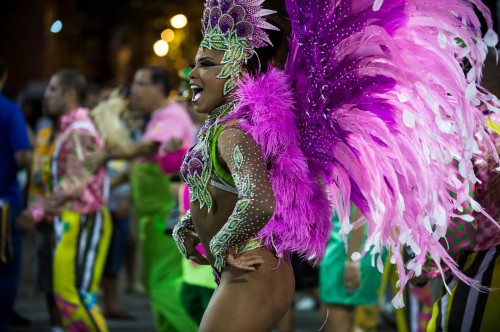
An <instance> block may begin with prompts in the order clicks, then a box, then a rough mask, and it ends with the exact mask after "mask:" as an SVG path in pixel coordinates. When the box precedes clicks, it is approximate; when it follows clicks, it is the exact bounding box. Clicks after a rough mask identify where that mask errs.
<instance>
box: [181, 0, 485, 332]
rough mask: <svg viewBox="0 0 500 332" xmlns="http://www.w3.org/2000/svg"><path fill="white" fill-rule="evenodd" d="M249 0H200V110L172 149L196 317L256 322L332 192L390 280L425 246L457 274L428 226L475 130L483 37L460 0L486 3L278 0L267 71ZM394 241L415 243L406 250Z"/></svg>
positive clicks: (257, 17) (213, 323) (259, 324)
mask: <svg viewBox="0 0 500 332" xmlns="http://www.w3.org/2000/svg"><path fill="white" fill-rule="evenodd" d="M261 3H262V1H249V0H248V1H247V0H241V1H240V0H209V1H207V3H206V5H205V11H204V16H203V22H202V24H203V40H202V42H201V44H200V48H199V51H198V53H197V55H196V58H195V63H194V67H193V71H192V72H191V74H190V80H191V82H190V84H191V88H192V89H193V96H194V97H193V102H194V104H195V110H196V111H197V112H199V113H206V114H208V119H207V122H206V123H205V125H204V127H203V128H202V129H201V131H200V134H199V136H198V143H197V144H196V145H195V146H194V147H193V148H191V149H190V150H189V151H188V153H187V155H186V157H185V158H184V163H183V167H182V170H181V171H182V173H183V176H184V179H185V180H186V182H187V184H188V186H189V189H190V193H191V204H190V212H189V213H188V214H186V216H185V218H183V219H182V221H181V222H180V224H179V225H177V227H176V229H175V230H174V239H175V240H176V243H177V246H178V247H179V250H180V251H181V253H183V254H184V255H185V256H186V257H187V258H191V259H193V260H194V261H196V262H197V263H205V264H207V263H209V264H210V265H212V267H213V271H214V275H215V277H216V279H217V281H218V283H219V287H218V288H217V290H216V291H215V294H214V296H213V298H212V300H211V302H210V304H209V306H208V309H207V311H206V313H205V316H204V317H203V319H202V322H201V325H200V330H201V331H212V330H213V331H225V330H239V331H247V330H248V331H269V330H271V329H272V326H273V325H274V324H275V323H276V322H277V321H278V320H279V319H280V318H281V316H283V315H284V313H285V312H286V310H287V309H288V307H289V305H290V302H291V299H292V295H293V276H292V272H291V269H290V266H289V264H288V262H287V260H286V258H288V257H289V254H290V253H291V252H297V253H298V254H300V255H301V256H302V257H305V258H309V259H319V258H320V257H321V255H322V254H323V252H324V248H325V244H326V240H327V238H328V236H329V230H330V227H331V224H330V217H331V215H332V209H331V205H335V208H336V209H337V211H338V215H339V218H340V219H341V221H342V233H344V234H345V233H348V232H349V230H350V229H352V227H353V226H354V227H356V226H358V225H350V224H349V221H348V216H349V204H346V202H351V201H352V202H353V203H354V204H355V205H357V207H358V208H359V209H360V210H361V211H362V213H363V214H364V215H365V217H366V219H367V228H368V239H367V242H366V248H370V247H371V246H374V247H373V249H372V250H371V254H372V255H376V254H378V253H380V252H381V251H382V250H383V247H384V246H385V247H387V248H390V250H391V251H392V257H391V261H392V262H393V263H396V264H397V267H398V272H399V274H400V277H401V283H400V284H401V291H402V290H403V288H404V285H405V284H406V282H407V281H408V280H409V279H410V278H411V277H412V276H413V275H415V274H419V273H420V269H421V267H422V264H423V263H424V261H425V259H426V255H427V254H430V255H431V256H432V257H434V258H435V259H440V260H442V261H444V262H445V263H448V264H449V265H450V268H451V270H452V271H453V272H455V273H457V274H459V275H460V272H459V271H458V270H457V269H456V267H455V266H454V265H453V263H452V260H451V258H450V257H449V256H448V254H447V253H446V250H445V248H444V247H443V246H442V245H441V244H440V243H439V242H438V241H437V240H436V238H440V237H442V236H443V235H444V234H445V230H446V223H447V222H446V220H449V217H451V216H452V214H453V211H454V209H455V208H456V206H458V205H460V204H461V203H462V202H463V201H465V200H467V199H470V196H468V190H467V184H468V179H465V180H460V178H459V177H457V175H456V172H455V170H454V169H453V167H452V166H451V164H450V161H451V160H452V159H453V158H455V159H458V160H460V162H461V170H462V171H463V172H462V173H464V174H465V175H469V174H472V173H471V171H472V163H471V161H470V159H471V154H472V151H473V150H474V147H473V145H472V142H473V136H474V135H475V134H481V133H484V126H483V121H484V120H483V119H482V118H481V115H480V114H481V113H480V112H479V111H478V110H477V107H475V106H474V105H475V104H477V103H476V99H477V100H483V101H485V102H489V103H490V104H491V103H492V98H490V96H488V94H487V93H483V92H478V88H477V87H478V83H477V82H478V80H479V78H480V67H481V63H482V60H481V59H482V54H483V53H484V48H485V42H483V41H482V39H480V38H478V35H479V33H478V31H479V22H478V20H477V16H476V15H475V14H474V9H473V7H472V3H474V4H476V5H478V7H479V9H481V10H482V11H483V12H485V13H487V9H486V8H485V7H484V5H482V4H481V3H480V1H465V0H464V1H456V0H454V1H450V0H440V1H438V3H437V4H436V3H432V4H427V3H423V4H422V3H421V1H417V0H407V1H403V0H395V1H390V2H385V3H383V1H380V0H377V1H374V3H371V2H370V1H352V0H351V1H348V0H344V1H326V0H325V1H318V0H304V1H292V0H290V1H286V7H287V12H288V14H289V15H290V22H291V25H292V37H291V38H290V39H289V46H290V52H289V56H288V60H287V65H286V69H285V72H282V71H280V70H278V69H276V68H273V67H272V66H268V60H267V59H265V58H264V57H260V56H259V52H260V51H261V50H265V49H266V48H265V46H266V45H270V44H271V42H270V39H269V37H268V35H267V34H266V32H265V31H264V29H267V30H273V29H274V26H273V25H271V24H269V23H267V22H266V21H265V20H264V18H263V17H264V16H266V15H268V14H270V13H272V11H269V10H266V9H262V8H261V7H260V4H261ZM372 5H373V6H372ZM487 14H488V13H487ZM488 15H489V14H488ZM424 23H425V24H424ZM489 24H490V27H491V20H489ZM457 25H459V27H457ZM492 33H493V32H492V31H490V33H489V35H487V37H488V38H486V39H487V42H488V43H489V44H492V43H493V39H494V38H492V36H491V35H492ZM456 38H458V39H456ZM460 43H463V44H465V45H467V52H464V51H463V48H462V46H461V45H460ZM465 58H467V59H468V60H469V62H470V63H473V64H474V71H471V72H469V73H468V75H464V74H463V72H462V69H461V66H460V64H461V62H462V61H463V60H464V59H465ZM422 72H425V75H422V74H421V73H422ZM417 73H418V74H417ZM451 77H453V79H450V78H451ZM467 86H469V88H468V89H467V91H466V89H465V87H467ZM236 87H237V89H236V90H234V89H235V88H236ZM233 90H234V91H233ZM466 92H467V93H466ZM457 133H459V134H457ZM471 176H472V175H471ZM422 179H424V180H425V181H424V180H422ZM450 190H451V191H454V192H455V193H456V194H457V195H456V196H455V197H454V198H450V195H449V191H450ZM326 192H328V195H327V194H326ZM330 202H331V203H330ZM199 242H201V244H202V245H203V247H204V249H205V251H206V257H203V256H201V255H200V254H199V253H197V252H196V250H195V249H194V247H195V245H196V244H198V243H199ZM402 245H408V246H410V247H411V248H412V249H413V251H414V252H415V253H416V257H415V259H413V260H412V261H411V262H410V263H409V264H407V265H405V263H404V261H403V257H402V256H401V255H400V250H401V247H402ZM365 252H366V249H364V250H363V251H362V254H364V253H365ZM360 256H361V255H360V254H359V253H354V254H353V256H352V258H353V259H359V257H360ZM283 258H285V259H283ZM377 263H378V267H379V269H382V268H383V266H382V265H383V264H382V261H381V259H380V260H377ZM461 277H462V278H463V279H464V280H467V278H465V277H463V275H461ZM469 282H470V280H469ZM400 297H401V292H400V293H399V294H398V297H397V298H396V299H395V301H394V304H395V305H396V306H401V305H402V301H401V300H400ZM220 317H226V318H227V319H224V320H222V319H220Z"/></svg>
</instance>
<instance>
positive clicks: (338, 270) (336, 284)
mask: <svg viewBox="0 0 500 332" xmlns="http://www.w3.org/2000/svg"><path fill="white" fill-rule="evenodd" d="M360 217H362V214H361V212H360V211H359V210H358V209H357V208H355V207H354V206H353V205H352V206H351V220H352V223H354V222H355V221H356V220H358V219H359V218H360ZM332 224H333V227H332V230H331V233H330V239H329V240H328V243H327V245H326V251H325V256H324V257H323V260H322V261H321V263H320V266H319V277H320V279H319V280H320V282H319V286H320V288H319V294H320V300H321V302H322V303H323V304H324V307H325V309H326V310H327V313H326V323H325V330H326V331H328V332H332V331H338V332H350V331H353V330H354V328H356V331H358V330H361V331H375V330H376V325H377V318H378V310H377V309H376V307H375V308H373V306H376V305H377V302H378V291H379V287H380V280H381V277H382V275H381V273H380V272H379V271H377V269H376V268H375V267H373V266H372V265H371V256H370V255H365V256H364V257H363V258H362V259H361V260H354V259H353V257H352V256H353V253H358V252H360V250H361V248H363V246H364V241H365V240H366V227H365V226H364V225H362V226H361V227H359V228H357V229H354V230H353V231H351V233H350V234H349V236H348V237H347V238H348V247H347V252H346V248H345V245H344V240H343V238H342V234H341V233H340V221H339V218H338V216H337V214H336V213H334V215H333V218H332ZM381 259H382V257H381ZM361 306H362V307H363V308H364V309H363V316H364V317H365V319H364V321H365V322H363V323H361V322H357V324H356V326H355V323H354V322H355V317H357V316H358V313H357V310H359V308H360V307H361ZM369 306H370V307H369ZM366 321H368V323H367V322H366Z"/></svg>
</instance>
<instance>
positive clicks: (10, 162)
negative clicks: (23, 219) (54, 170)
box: [0, 58, 32, 332]
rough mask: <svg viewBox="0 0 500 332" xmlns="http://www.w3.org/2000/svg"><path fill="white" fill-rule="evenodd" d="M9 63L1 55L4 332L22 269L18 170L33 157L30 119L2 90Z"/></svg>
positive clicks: (0, 327)
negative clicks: (26, 120) (26, 119)
mask: <svg viewBox="0 0 500 332" xmlns="http://www.w3.org/2000/svg"><path fill="white" fill-rule="evenodd" d="M7 76H8V72H7V64H6V63H5V61H4V60H3V59H2V58H0V141H1V142H2V143H1V144H0V209H1V214H0V222H1V225H0V226H1V227H0V232H1V234H0V294H1V296H0V331H1V332H5V331H8V330H9V324H10V319H11V314H12V309H13V307H14V302H15V299H16V296H17V291H18V288H19V275H20V270H21V248H22V235H21V231H20V230H19V229H17V228H15V227H14V222H15V220H16V219H17V217H18V216H19V214H20V212H21V210H22V208H23V207H24V200H23V197H22V194H21V190H20V188H19V183H18V182H17V177H16V172H17V170H18V169H24V168H27V167H29V165H30V163H31V157H32V149H31V144H30V141H29V137H28V132H27V127H26V122H25V121H24V117H23V114H22V112H21V110H20V109H19V107H18V106H17V105H16V104H15V103H14V102H12V101H11V100H9V99H7V97H5V96H4V95H3V94H2V93H1V91H2V88H3V86H4V85H5V83H6V81H7Z"/></svg>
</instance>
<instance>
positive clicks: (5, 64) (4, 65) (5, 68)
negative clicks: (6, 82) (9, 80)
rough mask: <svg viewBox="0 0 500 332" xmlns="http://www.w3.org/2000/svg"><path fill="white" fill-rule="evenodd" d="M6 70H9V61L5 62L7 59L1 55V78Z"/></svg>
mask: <svg viewBox="0 0 500 332" xmlns="http://www.w3.org/2000/svg"><path fill="white" fill-rule="evenodd" d="M6 72H7V62H5V60H4V59H3V58H2V57H0V78H2V77H3V75H5V73H6Z"/></svg>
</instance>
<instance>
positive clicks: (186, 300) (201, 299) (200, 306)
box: [181, 282, 214, 324]
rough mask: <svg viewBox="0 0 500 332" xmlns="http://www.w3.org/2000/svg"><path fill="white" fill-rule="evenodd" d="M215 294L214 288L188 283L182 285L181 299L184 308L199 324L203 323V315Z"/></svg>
mask: <svg viewBox="0 0 500 332" xmlns="http://www.w3.org/2000/svg"><path fill="white" fill-rule="evenodd" d="M213 294H214V289H213V288H207V287H202V286H196V285H190V284H188V283H186V282H184V283H183V284H182V290H181V299H182V304H183V305H184V308H186V310H187V311H188V313H189V316H191V318H193V319H194V320H195V321H196V322H197V323H198V324H200V323H201V319H202V318H203V314H204V313H205V310H207V307H208V303H209V302H210V299H211V298H212V295H213Z"/></svg>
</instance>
